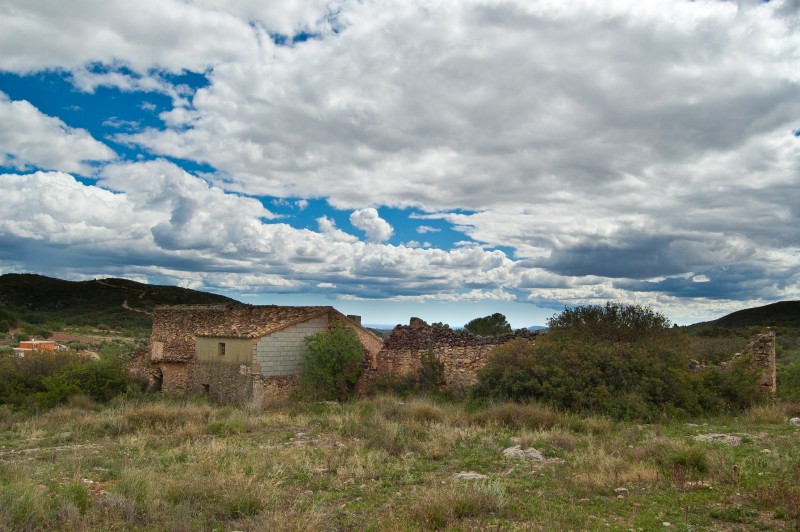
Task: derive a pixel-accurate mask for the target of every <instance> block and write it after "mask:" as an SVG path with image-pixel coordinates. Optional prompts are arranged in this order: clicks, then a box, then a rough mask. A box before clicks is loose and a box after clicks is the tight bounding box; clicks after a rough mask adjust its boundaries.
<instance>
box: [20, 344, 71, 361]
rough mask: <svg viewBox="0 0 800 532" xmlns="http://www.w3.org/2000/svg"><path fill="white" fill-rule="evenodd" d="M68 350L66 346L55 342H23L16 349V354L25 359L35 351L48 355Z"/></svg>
mask: <svg viewBox="0 0 800 532" xmlns="http://www.w3.org/2000/svg"><path fill="white" fill-rule="evenodd" d="M64 349H66V347H65V346H63V345H60V344H57V343H55V341H53V340H22V341H21V342H20V343H19V347H15V348H14V354H15V355H17V356H19V357H24V356H25V355H26V354H27V353H32V352H34V351H43V352H46V353H55V352H56V351H61V350H64Z"/></svg>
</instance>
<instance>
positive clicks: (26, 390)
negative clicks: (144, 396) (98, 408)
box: [0, 351, 128, 408]
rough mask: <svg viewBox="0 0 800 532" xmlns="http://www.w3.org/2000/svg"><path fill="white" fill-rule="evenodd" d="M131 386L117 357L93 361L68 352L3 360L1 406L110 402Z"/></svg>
mask: <svg viewBox="0 0 800 532" xmlns="http://www.w3.org/2000/svg"><path fill="white" fill-rule="evenodd" d="M127 386H128V379H127V374H126V372H125V368H124V366H123V364H122V360H121V359H119V358H117V357H104V358H102V359H100V360H90V359H86V358H84V357H81V356H79V355H77V354H76V353H75V352H72V351H66V352H56V353H36V352H34V353H30V354H28V355H27V356H25V357H24V358H19V357H3V358H0V404H9V405H13V406H15V407H27V408H48V407H51V406H54V405H56V404H60V403H64V402H66V401H67V400H68V399H69V398H70V397H74V396H77V395H85V396H88V397H89V398H91V399H92V400H93V401H97V402H108V401H109V400H111V399H112V398H113V397H114V396H116V395H118V394H120V393H123V392H124V391H125V390H126V389H127Z"/></svg>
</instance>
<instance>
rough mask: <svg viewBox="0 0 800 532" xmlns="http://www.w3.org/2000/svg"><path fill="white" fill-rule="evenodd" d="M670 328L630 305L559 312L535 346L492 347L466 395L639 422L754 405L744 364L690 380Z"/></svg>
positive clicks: (686, 347) (686, 355)
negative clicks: (491, 351) (530, 402)
mask: <svg viewBox="0 0 800 532" xmlns="http://www.w3.org/2000/svg"><path fill="white" fill-rule="evenodd" d="M670 325H671V324H670V322H669V320H668V319H667V318H665V317H664V316H663V315H661V314H659V313H657V312H654V311H653V310H652V309H649V308H646V307H641V306H638V305H619V304H613V303H608V304H606V305H605V306H583V307H576V308H574V309H567V310H565V311H564V312H562V313H561V314H559V315H557V316H554V317H553V318H551V319H550V320H549V321H548V326H549V329H550V332H549V333H548V334H546V335H543V336H542V337H540V338H539V339H538V340H537V341H536V343H535V344H532V343H530V342H528V341H526V340H522V339H519V340H514V341H512V342H509V343H507V344H505V345H503V346H499V347H498V348H496V349H495V351H494V353H493V355H492V356H491V358H490V359H489V361H488V362H487V364H486V365H485V366H484V367H483V368H482V369H481V371H480V372H479V373H478V384H477V385H476V386H475V388H474V389H473V396H474V397H477V398H491V399H502V400H508V399H510V400H514V401H529V400H534V401H541V402H544V403H548V404H551V405H554V406H556V407H559V408H567V409H570V410H575V411H593V412H601V413H604V414H607V415H610V416H612V417H613V418H615V419H645V420H654V419H657V418H658V417H659V416H663V415H669V414H679V415H680V414H684V415H685V414H700V413H702V412H704V411H709V410H717V411H718V410H720V409H722V410H735V411H741V410H742V409H744V408H747V407H748V406H750V405H751V404H753V403H754V402H756V401H757V400H758V398H759V394H758V391H757V385H756V377H755V376H754V375H752V374H751V373H750V372H749V371H747V368H746V363H747V360H745V359H744V358H743V359H741V360H740V361H739V362H737V363H736V364H733V365H732V366H730V367H728V368H726V369H725V370H724V371H723V370H719V369H710V370H708V371H706V372H704V373H703V374H702V375H695V374H692V373H691V372H690V371H689V360H690V358H691V356H690V355H691V354H692V339H691V337H689V336H688V335H687V334H686V333H684V332H682V331H680V330H677V329H675V328H673V327H671V326H670Z"/></svg>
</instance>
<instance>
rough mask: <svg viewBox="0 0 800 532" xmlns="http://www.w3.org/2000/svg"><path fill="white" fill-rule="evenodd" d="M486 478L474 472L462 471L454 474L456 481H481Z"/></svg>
mask: <svg viewBox="0 0 800 532" xmlns="http://www.w3.org/2000/svg"><path fill="white" fill-rule="evenodd" d="M484 478H487V477H486V475H481V474H480V473H476V472H475V471H462V472H461V473H457V474H456V480H482V479H484Z"/></svg>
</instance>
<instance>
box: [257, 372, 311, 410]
mask: <svg viewBox="0 0 800 532" xmlns="http://www.w3.org/2000/svg"><path fill="white" fill-rule="evenodd" d="M299 384H300V379H299V377H298V376H297V375H286V376H283V377H263V376H259V377H256V378H255V380H254V381H253V388H252V390H253V394H252V397H251V400H250V406H253V407H256V408H258V407H261V406H266V405H268V404H270V403H275V402H278V401H282V400H285V399H288V398H289V396H291V395H292V392H294V391H295V390H296V389H297V387H298V385H299Z"/></svg>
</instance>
